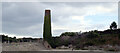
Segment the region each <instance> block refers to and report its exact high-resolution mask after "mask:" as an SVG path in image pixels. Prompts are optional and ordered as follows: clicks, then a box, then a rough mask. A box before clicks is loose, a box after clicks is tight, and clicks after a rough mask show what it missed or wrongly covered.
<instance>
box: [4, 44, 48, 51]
mask: <svg viewBox="0 0 120 53" xmlns="http://www.w3.org/2000/svg"><path fill="white" fill-rule="evenodd" d="M2 46H3V47H2V51H40V50H47V49H46V48H45V47H44V45H43V44H42V43H38V42H21V43H3V44H2Z"/></svg>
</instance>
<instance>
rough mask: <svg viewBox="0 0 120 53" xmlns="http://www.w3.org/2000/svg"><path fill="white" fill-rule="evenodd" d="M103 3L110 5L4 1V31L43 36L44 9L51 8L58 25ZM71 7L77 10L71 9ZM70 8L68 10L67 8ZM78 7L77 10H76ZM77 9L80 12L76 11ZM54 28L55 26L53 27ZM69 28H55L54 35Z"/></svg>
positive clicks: (54, 21)
mask: <svg viewBox="0 0 120 53" xmlns="http://www.w3.org/2000/svg"><path fill="white" fill-rule="evenodd" d="M97 5H101V6H104V7H108V8H109V7H110V5H112V3H111V4H109V3H108V4H106V3H82V2H68V3H66V2H62V3H61V2H40V3H39V2H10V3H9V2H4V3H3V10H2V11H3V12H2V14H3V19H2V21H3V23H2V26H3V28H2V29H3V32H5V33H13V34H17V35H32V36H40V37H42V36H41V35H42V30H43V29H42V28H43V19H44V10H45V9H46V8H50V9H51V13H52V18H51V19H52V23H54V25H57V26H67V25H70V24H68V23H70V22H72V21H71V20H70V18H69V17H70V16H75V15H79V16H80V15H84V14H85V13H86V11H83V10H81V9H83V8H85V7H87V6H97ZM69 7H70V8H71V7H72V8H74V9H75V10H69ZM65 8H68V11H67V10H65ZM76 9H77V10H76ZM74 11H77V12H78V13H76V12H74ZM52 29H53V28H52ZM64 31H67V30H53V35H59V34H60V33H62V32H64Z"/></svg>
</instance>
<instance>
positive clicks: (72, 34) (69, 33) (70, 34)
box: [60, 32, 76, 36]
mask: <svg viewBox="0 0 120 53" xmlns="http://www.w3.org/2000/svg"><path fill="white" fill-rule="evenodd" d="M74 35H76V33H75V32H65V33H62V34H61V35H60V36H74Z"/></svg>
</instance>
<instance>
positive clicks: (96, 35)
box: [87, 32, 98, 39]
mask: <svg viewBox="0 0 120 53" xmlns="http://www.w3.org/2000/svg"><path fill="white" fill-rule="evenodd" d="M96 37H98V34H95V33H93V32H89V33H88V35H87V38H91V39H92V38H96Z"/></svg>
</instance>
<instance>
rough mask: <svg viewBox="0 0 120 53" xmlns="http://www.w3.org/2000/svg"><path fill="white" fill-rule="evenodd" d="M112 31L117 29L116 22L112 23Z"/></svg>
mask: <svg viewBox="0 0 120 53" xmlns="http://www.w3.org/2000/svg"><path fill="white" fill-rule="evenodd" d="M110 29H111V30H114V29H117V24H116V22H112V23H111V25H110Z"/></svg>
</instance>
